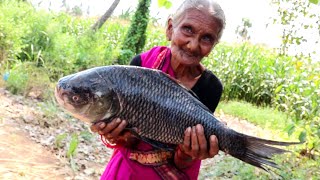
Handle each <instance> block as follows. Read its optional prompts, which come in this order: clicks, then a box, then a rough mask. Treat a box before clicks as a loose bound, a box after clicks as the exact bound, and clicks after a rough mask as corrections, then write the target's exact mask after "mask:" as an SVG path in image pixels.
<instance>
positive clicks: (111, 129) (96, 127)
mask: <svg viewBox="0 0 320 180" xmlns="http://www.w3.org/2000/svg"><path fill="white" fill-rule="evenodd" d="M126 126H127V122H126V121H125V120H121V119H119V118H116V119H113V120H112V121H111V122H110V123H105V122H99V123H96V124H93V125H91V126H90V129H91V131H92V132H96V133H98V134H100V135H102V136H103V137H104V138H105V139H106V140H107V141H108V142H110V143H111V144H115V143H117V141H118V139H119V138H120V139H124V138H127V137H126V136H127V133H125V134H122V132H123V130H124V128H125V127H126ZM130 134H131V133H130Z"/></svg>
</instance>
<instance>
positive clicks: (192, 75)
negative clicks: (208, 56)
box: [171, 61, 205, 89]
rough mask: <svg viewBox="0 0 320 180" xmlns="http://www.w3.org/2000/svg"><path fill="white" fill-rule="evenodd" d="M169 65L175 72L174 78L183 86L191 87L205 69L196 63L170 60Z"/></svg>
mask: <svg viewBox="0 0 320 180" xmlns="http://www.w3.org/2000/svg"><path fill="white" fill-rule="evenodd" d="M171 67H172V69H173V71H174V73H175V76H176V79H177V80H178V81H180V82H181V83H182V84H183V85H184V86H186V87H188V88H190V89H191V88H192V87H193V86H194V85H195V83H196V82H197V81H198V79H199V78H200V76H201V74H202V72H203V71H204V70H205V68H204V66H203V65H201V64H198V65H192V66H189V65H184V64H180V63H176V62H175V61H171Z"/></svg>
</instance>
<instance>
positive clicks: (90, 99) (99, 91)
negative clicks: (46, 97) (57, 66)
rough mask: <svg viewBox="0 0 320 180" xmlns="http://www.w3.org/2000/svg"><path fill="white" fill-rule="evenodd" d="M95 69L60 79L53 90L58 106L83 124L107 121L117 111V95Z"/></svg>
mask: <svg viewBox="0 0 320 180" xmlns="http://www.w3.org/2000/svg"><path fill="white" fill-rule="evenodd" d="M111 86H112V85H111V84H110V83H108V81H106V80H105V78H104V77H102V76H101V75H100V74H99V73H98V72H97V69H89V70H85V71H82V72H79V73H76V74H72V75H68V76H65V77H63V78H61V79H60V80H59V81H58V83H57V86H56V88H55V97H56V100H57V102H58V104H59V105H60V106H61V107H62V108H63V109H65V110H66V111H68V112H69V113H70V114H72V115H73V116H74V117H75V118H77V119H80V120H82V121H84V122H89V123H94V122H96V121H101V120H104V119H108V118H110V117H111V116H113V115H114V114H116V113H117V112H118V110H119V101H118V99H117V95H116V94H115V93H114V91H113V90H112V88H111Z"/></svg>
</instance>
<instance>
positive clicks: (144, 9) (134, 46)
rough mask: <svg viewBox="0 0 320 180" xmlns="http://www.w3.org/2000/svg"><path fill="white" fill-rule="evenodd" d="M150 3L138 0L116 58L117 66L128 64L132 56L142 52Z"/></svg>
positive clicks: (148, 0) (147, 0)
mask: <svg viewBox="0 0 320 180" xmlns="http://www.w3.org/2000/svg"><path fill="white" fill-rule="evenodd" d="M150 3H151V0H139V4H138V8H137V10H136V12H135V14H134V16H133V18H132V23H131V25H130V27H129V30H128V32H127V34H126V37H125V39H124V42H123V44H122V49H121V52H120V56H119V57H118V63H119V64H128V63H129V61H130V60H131V59H132V58H133V57H134V55H136V54H138V53H140V52H141V51H142V49H143V47H144V45H145V41H146V29H147V26H148V22H149V7H150Z"/></svg>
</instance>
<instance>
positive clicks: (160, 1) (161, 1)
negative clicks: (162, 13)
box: [158, 0, 172, 9]
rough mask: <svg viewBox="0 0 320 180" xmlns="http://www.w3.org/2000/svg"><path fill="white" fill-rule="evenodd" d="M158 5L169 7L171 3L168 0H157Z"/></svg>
mask: <svg viewBox="0 0 320 180" xmlns="http://www.w3.org/2000/svg"><path fill="white" fill-rule="evenodd" d="M158 6H159V7H165V8H166V9H169V8H170V7H171V6H172V3H171V2H170V0H158Z"/></svg>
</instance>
